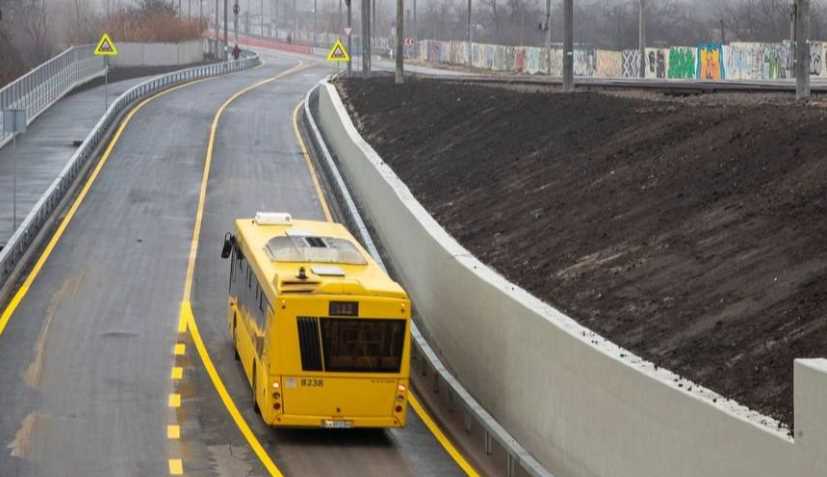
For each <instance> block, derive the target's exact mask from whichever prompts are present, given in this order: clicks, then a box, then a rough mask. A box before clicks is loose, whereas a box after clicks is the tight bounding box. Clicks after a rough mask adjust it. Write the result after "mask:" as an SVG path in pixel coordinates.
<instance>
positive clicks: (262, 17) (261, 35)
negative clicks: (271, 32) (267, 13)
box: [259, 0, 264, 38]
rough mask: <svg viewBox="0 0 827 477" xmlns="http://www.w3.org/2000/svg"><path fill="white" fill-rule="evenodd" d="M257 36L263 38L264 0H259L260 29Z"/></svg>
mask: <svg viewBox="0 0 827 477" xmlns="http://www.w3.org/2000/svg"><path fill="white" fill-rule="evenodd" d="M259 37H260V38H264V0H261V31H259Z"/></svg>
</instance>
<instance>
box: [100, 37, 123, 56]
mask: <svg viewBox="0 0 827 477" xmlns="http://www.w3.org/2000/svg"><path fill="white" fill-rule="evenodd" d="M95 56H118V48H117V47H116V46H115V42H114V41H112V38H109V35H108V34H106V33H104V34H103V35H102V36H101V39H100V41H98V46H97V47H96V48H95Z"/></svg>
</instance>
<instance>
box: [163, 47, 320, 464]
mask: <svg viewBox="0 0 827 477" xmlns="http://www.w3.org/2000/svg"><path fill="white" fill-rule="evenodd" d="M308 67H309V65H305V64H304V63H301V62H300V63H299V64H298V65H296V66H294V67H293V68H290V69H289V70H286V71H284V72H282V73H280V74H278V75H276V76H274V77H272V78H269V79H266V80H263V81H259V82H258V83H255V84H253V85H250V86H248V87H246V88H244V89H242V90H240V91H238V92H236V93H235V94H233V95H232V96H230V98H229V99H227V101H225V102H224V104H222V105H221V107H219V108H218V111H217V112H216V113H215V116H214V117H213V121H212V125H211V126H210V136H209V141H208V143H207V154H206V158H205V161H204V172H203V175H202V177H201V187H200V190H199V195H198V207H197V208H196V211H195V225H194V226H193V231H192V242H191V243H190V253H189V260H188V262H187V274H186V278H185V281H184V294H183V298H182V300H181V307H180V311H179V317H178V331H179V332H184V330H188V331H189V332H190V336H191V337H192V341H193V344H194V345H195V349H196V350H197V352H198V355H199V356H200V358H201V362H202V363H203V364H204V368H205V369H206V370H207V375H209V377H210V381H211V382H212V385H213V387H214V388H215V390H216V392H217V393H218V396H219V397H220V398H221V401H222V402H223V403H224V407H225V408H226V409H227V412H229V414H230V416H231V417H232V419H233V421H234V422H235V424H236V426H237V427H238V429H239V431H240V432H241V434H242V435H243V436H244V438H245V439H246V440H247V443H248V444H249V445H250V448H251V449H252V450H253V452H254V453H255V454H256V456H257V457H258V459H259V461H260V462H261V464H262V465H263V466H264V468H265V470H267V472H268V473H269V474H270V475H271V476H274V477H283V475H282V473H281V471H280V470H279V468H278V467H277V466H276V464H275V462H273V459H271V458H270V455H269V454H267V451H266V450H265V449H264V446H262V445H261V442H260V441H259V440H258V437H256V435H255V433H254V432H253V431H252V429H251V428H250V426H249V424H248V423H247V421H246V420H245V419H244V416H242V414H241V412H240V411H239V410H238V406H236V404H235V402H234V401H233V398H232V396H230V393H229V392H228V391H227V387H226V386H225V385H224V382H223V381H222V379H221V376H220V375H219V374H218V371H217V370H216V368H215V365H214V364H213V362H212V359H211V358H210V355H209V353H208V352H207V347H206V346H205V345H204V342H203V340H202V339H201V333H200V332H199V330H198V325H197V323H196V320H195V314H194V313H193V311H192V304H191V300H192V284H193V279H194V276H195V264H196V261H197V260H198V244H199V240H200V237H201V226H202V223H203V220H204V209H205V207H206V201H207V184H208V183H209V179H210V169H211V167H212V160H213V155H214V153H215V140H216V136H217V133H218V126H219V124H220V122H221V117H222V116H223V115H224V112H225V111H226V110H227V108H228V107H229V106H230V104H232V103H233V102H234V101H235V100H236V99H238V98H239V97H241V96H242V95H244V94H246V93H248V92H250V91H253V90H254V89H256V88H260V87H261V86H264V85H266V84H269V83H272V82H273V81H276V80H279V79H281V78H284V77H285V76H289V75H291V74H294V73H296V72H298V71H301V70H303V69H305V68H308Z"/></svg>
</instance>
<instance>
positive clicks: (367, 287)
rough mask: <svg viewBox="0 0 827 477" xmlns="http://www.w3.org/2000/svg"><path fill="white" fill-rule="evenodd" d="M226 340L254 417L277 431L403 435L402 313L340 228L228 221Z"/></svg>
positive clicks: (405, 355)
mask: <svg viewBox="0 0 827 477" xmlns="http://www.w3.org/2000/svg"><path fill="white" fill-rule="evenodd" d="M221 256H222V258H225V259H229V260H230V284H229V311H228V313H227V319H228V325H229V332H230V334H231V336H232V341H233V347H234V349H235V354H236V359H238V360H240V361H241V364H242V367H243V369H244V372H245V374H246V376H247V379H248V381H249V383H250V385H251V387H252V395H253V405H254V407H255V410H256V412H259V413H261V416H262V418H263V420H264V422H266V423H267V424H269V425H272V426H277V427H315V428H319V427H321V428H351V427H353V428H356V427H380V428H388V427H403V426H404V425H405V421H406V411H407V392H408V386H409V376H410V352H411V351H410V348H411V343H410V341H411V339H410V333H411V331H410V317H411V304H410V301H409V299H408V296H407V294H406V293H405V291H404V290H403V289H402V287H401V286H399V284H397V283H396V282H394V281H392V280H391V279H390V278H389V277H388V276H387V275H386V274H385V273H384V271H382V269H381V268H379V267H378V266H377V265H376V263H375V262H374V261H373V260H372V259H371V258H370V256H369V254H368V253H367V252H366V251H365V250H364V249H363V248H362V247H361V246H360V245H359V243H358V242H357V241H356V240H355V239H354V238H353V236H352V235H351V234H350V233H349V232H348V231H347V229H345V227H343V226H342V225H340V224H335V223H329V222H316V221H304V220H293V219H292V217H291V216H290V215H289V214H283V213H261V212H260V213H258V214H256V217H255V218H252V219H239V220H236V221H235V230H234V232H233V233H228V234H227V235H226V236H225V240H224V248H223V250H222V253H221Z"/></svg>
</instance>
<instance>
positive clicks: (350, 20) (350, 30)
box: [345, 0, 353, 76]
mask: <svg viewBox="0 0 827 477" xmlns="http://www.w3.org/2000/svg"><path fill="white" fill-rule="evenodd" d="M351 2H353V0H345V4H346V6H347V32H346V33H347V51H348V53H350V58H351V59H349V60H347V75H348V76H350V75H352V74H353V48H352V47H353V45H352V41H351V39H352V38H353V10H352V9H351V7H350V4H351Z"/></svg>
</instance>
